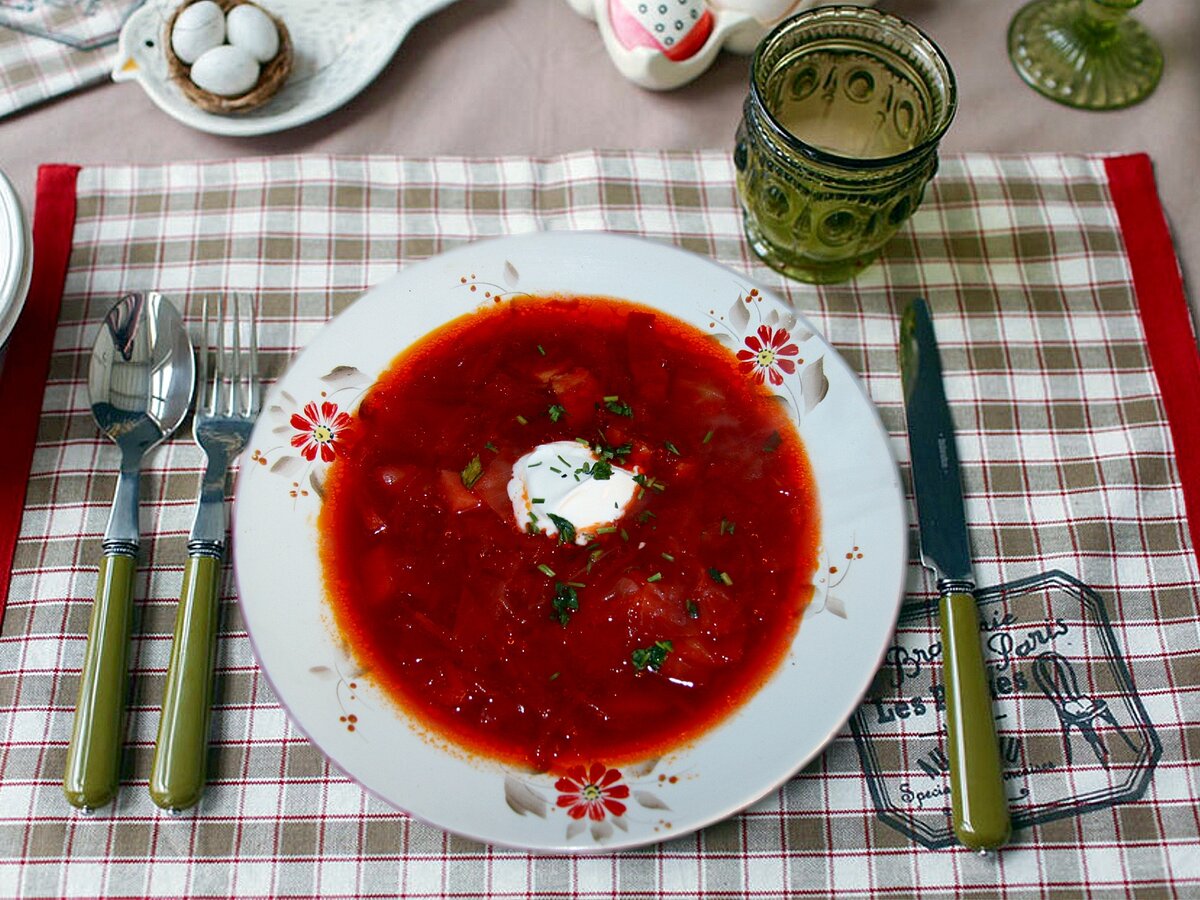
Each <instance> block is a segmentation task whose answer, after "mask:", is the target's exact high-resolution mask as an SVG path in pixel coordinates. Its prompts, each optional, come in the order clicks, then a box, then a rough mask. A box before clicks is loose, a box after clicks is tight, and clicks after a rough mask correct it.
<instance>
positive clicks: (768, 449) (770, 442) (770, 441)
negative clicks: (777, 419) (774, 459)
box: [762, 431, 783, 453]
mask: <svg viewBox="0 0 1200 900" xmlns="http://www.w3.org/2000/svg"><path fill="white" fill-rule="evenodd" d="M781 443H783V438H782V437H780V436H779V432H778V431H772V432H771V436H770V437H769V438H767V440H766V442H765V443H764V444H763V447H762V449H763V453H774V452H775V451H776V450H778V449H779V445H780V444H781Z"/></svg>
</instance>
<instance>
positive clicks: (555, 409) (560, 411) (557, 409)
mask: <svg viewBox="0 0 1200 900" xmlns="http://www.w3.org/2000/svg"><path fill="white" fill-rule="evenodd" d="M547 412H548V413H549V414H550V421H551V422H557V421H558V420H559V419H561V418H562V417H563V416H565V415H566V414H567V408H566V407H565V406H560V405H559V404H557V403H555V404H552V405H551V407H550V409H548V410H547Z"/></svg>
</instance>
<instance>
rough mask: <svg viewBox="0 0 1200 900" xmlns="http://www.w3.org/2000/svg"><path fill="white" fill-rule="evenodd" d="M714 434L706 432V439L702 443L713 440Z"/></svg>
mask: <svg viewBox="0 0 1200 900" xmlns="http://www.w3.org/2000/svg"><path fill="white" fill-rule="evenodd" d="M712 436H713V433H712V432H711V431H710V432H709V433H708V434H706V435H705V436H704V440H702V441H701V442H700V443H702V444H707V443H708V442H709V441H711V440H712Z"/></svg>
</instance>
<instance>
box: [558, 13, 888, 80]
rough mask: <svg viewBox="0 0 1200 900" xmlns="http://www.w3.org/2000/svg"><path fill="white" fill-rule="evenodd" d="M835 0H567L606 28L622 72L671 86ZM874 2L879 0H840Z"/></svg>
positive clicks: (607, 44)
mask: <svg viewBox="0 0 1200 900" xmlns="http://www.w3.org/2000/svg"><path fill="white" fill-rule="evenodd" d="M828 2H829V0H567V3H568V4H569V5H570V6H571V8H572V9H574V10H575V11H576V12H577V13H579V14H580V15H581V16H584V17H586V18H588V19H591V20H592V21H594V22H595V23H596V25H597V26H598V27H599V29H600V37H601V38H602V39H603V41H604V47H605V49H606V50H607V51H608V55H609V56H610V57H611V58H612V61H613V63H614V64H615V65H616V67H617V70H618V71H619V72H620V73H621V74H622V75H624V76H625V77H626V78H628V79H629V80H630V81H632V82H634V83H635V84H639V85H641V86H642V87H644V88H650V89H652V90H667V89H670V88H676V87H679V86H680V85H682V84H687V83H688V82H689V81H691V80H692V79H694V78H696V77H697V76H699V75H700V73H701V72H703V71H704V70H705V69H707V68H708V67H709V66H711V65H712V63H713V60H714V59H715V58H716V56H717V53H718V52H720V50H721V49H722V48H724V49H726V50H729V51H732V52H733V53H752V52H753V51H754V48H755V46H757V44H758V42H759V41H760V40H762V39H763V37H764V36H765V35H766V34H767V32H768V31H770V30H771V29H772V28H773V27H774V26H775V25H776V24H777V23H778V22H780V21H782V20H783V19H784V18H786V17H787V16H790V15H794V14H795V13H798V12H803V11H804V10H806V9H812V8H813V7H815V6H825V5H828ZM840 2H843V3H846V4H848V5H854V6H871V5H872V4H873V2H874V0H840Z"/></svg>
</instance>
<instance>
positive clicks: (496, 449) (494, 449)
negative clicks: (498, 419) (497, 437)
mask: <svg viewBox="0 0 1200 900" xmlns="http://www.w3.org/2000/svg"><path fill="white" fill-rule="evenodd" d="M483 446H484V449H486V450H491V451H492V452H493V453H499V452H500V448H499V447H497V446H496V445H495V444H493V443H492V442H491V441H488V442H487V443H486V444H484V445H483Z"/></svg>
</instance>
